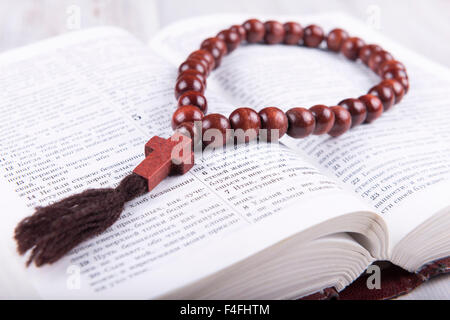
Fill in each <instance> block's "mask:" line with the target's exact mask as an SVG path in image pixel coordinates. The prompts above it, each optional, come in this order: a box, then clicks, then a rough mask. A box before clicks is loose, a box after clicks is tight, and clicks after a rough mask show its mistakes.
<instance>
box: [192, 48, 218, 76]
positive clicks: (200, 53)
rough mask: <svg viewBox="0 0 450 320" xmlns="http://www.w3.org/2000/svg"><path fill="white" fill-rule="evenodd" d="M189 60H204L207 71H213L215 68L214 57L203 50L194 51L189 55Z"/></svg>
mask: <svg viewBox="0 0 450 320" xmlns="http://www.w3.org/2000/svg"><path fill="white" fill-rule="evenodd" d="M189 58H198V59H202V60H206V61H207V62H208V66H209V71H211V70H213V69H214V67H215V66H216V63H215V59H214V56H213V55H212V54H211V52H209V51H208V50H204V49H199V50H196V51H194V52H192V53H191V54H190V55H189Z"/></svg>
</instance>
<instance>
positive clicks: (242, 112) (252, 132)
mask: <svg viewBox="0 0 450 320" xmlns="http://www.w3.org/2000/svg"><path fill="white" fill-rule="evenodd" d="M229 120H230V124H231V127H232V128H233V129H234V130H235V141H237V142H249V141H251V140H254V139H256V138H257V137H258V132H259V129H260V128H261V119H260V118H259V115H258V113H257V112H256V111H255V110H253V109H250V108H238V109H236V110H234V111H233V112H232V113H231V114H230V117H229ZM239 129H241V130H243V132H242V131H240V130H239ZM236 131H237V132H236ZM242 133H245V136H244V135H242Z"/></svg>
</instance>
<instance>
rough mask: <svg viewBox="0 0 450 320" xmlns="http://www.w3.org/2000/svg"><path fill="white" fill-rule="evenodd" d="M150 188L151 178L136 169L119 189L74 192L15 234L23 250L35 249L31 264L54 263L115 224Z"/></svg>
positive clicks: (26, 221) (41, 211) (23, 223)
mask: <svg viewBox="0 0 450 320" xmlns="http://www.w3.org/2000/svg"><path fill="white" fill-rule="evenodd" d="M146 192H148V185H147V179H145V178H143V177H141V176H139V175H137V174H135V173H132V174H130V175H129V176H127V177H125V178H124V179H123V180H122V181H121V182H120V184H119V185H118V186H117V188H115V189H91V190H86V191H84V192H82V193H80V194H77V195H73V196H70V197H68V198H66V199H63V200H61V201H59V202H56V203H54V204H52V205H49V206H47V207H38V208H36V212H35V213H34V214H33V215H32V216H30V217H27V218H25V219H24V220H22V221H21V222H20V223H19V225H18V226H17V227H16V229H15V236H14V238H15V239H16V241H17V248H18V251H19V253H20V254H22V255H23V254H25V253H26V252H27V251H29V250H32V251H31V255H30V258H29V259H28V262H27V266H29V265H30V264H31V263H32V262H34V263H35V265H36V266H38V267H40V266H42V265H44V264H51V263H53V262H55V261H57V260H59V259H60V258H61V257H62V256H64V255H65V254H66V253H68V252H69V251H70V250H72V249H73V248H75V247H76V246H77V245H79V244H80V243H81V242H83V241H85V240H87V239H89V238H92V237H94V236H96V235H98V234H100V233H102V232H103V231H105V230H106V229H107V228H109V227H110V226H112V225H113V224H114V222H116V221H117V219H118V218H119V217H120V214H121V212H122V210H123V207H124V205H125V203H126V202H127V201H130V200H133V199H134V198H136V197H138V196H140V195H142V194H144V193H146Z"/></svg>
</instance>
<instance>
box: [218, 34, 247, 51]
mask: <svg viewBox="0 0 450 320" xmlns="http://www.w3.org/2000/svg"><path fill="white" fill-rule="evenodd" d="M217 37H218V38H219V39H222V40H223V41H225V44H226V45H227V51H228V53H230V52H232V51H234V50H236V48H237V47H239V45H240V44H241V37H240V36H239V34H238V33H236V32H234V31H231V30H230V29H228V30H222V31H220V32H219V34H218V35H217Z"/></svg>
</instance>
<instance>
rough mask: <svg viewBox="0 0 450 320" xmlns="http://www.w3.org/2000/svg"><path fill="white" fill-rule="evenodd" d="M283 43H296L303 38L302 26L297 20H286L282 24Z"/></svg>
mask: <svg viewBox="0 0 450 320" xmlns="http://www.w3.org/2000/svg"><path fill="white" fill-rule="evenodd" d="M283 27H284V43H285V44H289V45H297V44H299V43H300V40H302V39H303V28H302V26H301V25H300V24H299V23H297V22H286V23H285V24H284V25H283Z"/></svg>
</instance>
